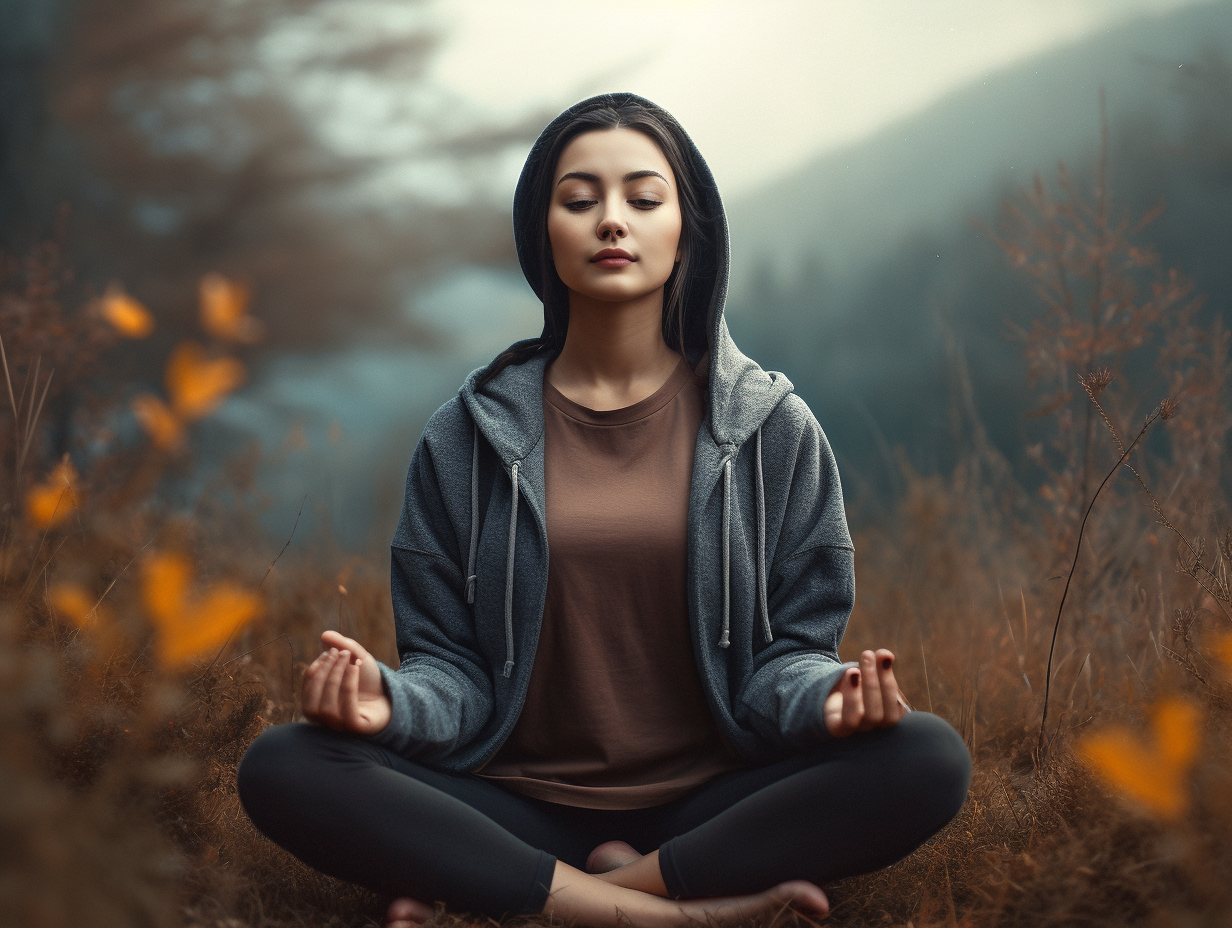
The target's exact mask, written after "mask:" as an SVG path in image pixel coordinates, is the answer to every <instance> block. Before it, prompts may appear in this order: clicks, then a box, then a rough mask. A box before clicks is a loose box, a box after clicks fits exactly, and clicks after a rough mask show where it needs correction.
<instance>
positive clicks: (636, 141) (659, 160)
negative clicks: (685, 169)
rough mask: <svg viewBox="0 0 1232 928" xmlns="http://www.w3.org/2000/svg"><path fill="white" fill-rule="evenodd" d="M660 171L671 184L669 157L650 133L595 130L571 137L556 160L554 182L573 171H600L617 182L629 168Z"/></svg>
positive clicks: (607, 178)
mask: <svg viewBox="0 0 1232 928" xmlns="http://www.w3.org/2000/svg"><path fill="white" fill-rule="evenodd" d="M647 169H649V170H653V171H658V172H659V173H660V174H662V175H663V176H664V177H666V178H667V179H668V182H669V183H671V182H672V181H674V179H675V176H674V175H673V173H672V168H671V165H670V164H668V161H667V158H666V157H665V156H664V155H663V152H662V151H660V150H659V146H658V145H657V144H655V142H654V140H653V139H651V138H650V136H648V135H645V134H644V133H642V132H638V131H637V130H636V129H629V128H625V127H621V128H619V129H593V130H591V131H589V132H583V133H582V134H581V135H578V136H575V137H574V138H572V139H570V140H569V143H568V144H567V145H566V146H565V148H564V151H562V152H561V153H560V160H559V161H557V162H556V172H555V176H554V177H553V178H552V181H553V183H554V184H555V182H556V181H559V180H560V178H561V177H562V176H563V175H565V174H567V173H569V172H571V171H584V172H586V173H588V174H597V175H598V176H599V177H600V178H601V179H602V180H603V181H605V182H613V183H618V182H619V181H620V178H622V177H623V176H624V175H625V174H628V173H629V172H630V171H641V170H647Z"/></svg>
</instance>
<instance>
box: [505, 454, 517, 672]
mask: <svg viewBox="0 0 1232 928" xmlns="http://www.w3.org/2000/svg"><path fill="white" fill-rule="evenodd" d="M509 478H510V480H512V481H513V489H512V491H511V492H512V496H511V498H510V500H509V554H508V557H507V558H506V559H505V676H506V677H508V676H509V674H511V673H513V553H514V551H515V550H516V549H517V546H518V462H517V461H514V462H513V466H512V467H511V468H510V469H509Z"/></svg>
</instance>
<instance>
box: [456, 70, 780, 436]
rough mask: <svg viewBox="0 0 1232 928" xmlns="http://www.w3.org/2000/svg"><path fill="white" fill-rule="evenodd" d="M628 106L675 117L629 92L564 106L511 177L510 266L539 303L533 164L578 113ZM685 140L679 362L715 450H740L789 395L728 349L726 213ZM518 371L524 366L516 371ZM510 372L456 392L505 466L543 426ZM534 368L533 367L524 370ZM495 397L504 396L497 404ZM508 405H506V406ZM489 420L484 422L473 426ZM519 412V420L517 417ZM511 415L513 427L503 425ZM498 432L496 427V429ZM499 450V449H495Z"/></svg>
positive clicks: (731, 345) (772, 375) (775, 377)
mask: <svg viewBox="0 0 1232 928" xmlns="http://www.w3.org/2000/svg"><path fill="white" fill-rule="evenodd" d="M628 102H634V103H639V104H641V105H642V106H644V107H647V108H649V109H653V110H655V111H657V112H658V113H660V114H661V115H662V116H663V117H664V118H666V119H667V120H668V121H670V122H675V119H674V118H673V117H672V116H671V115H670V114H669V113H667V111H666V110H664V109H663V108H662V107H660V106H657V105H656V104H654V103H652V102H651V101H649V100H647V99H646V98H645V97H640V96H638V95H637V94H633V93H607V94H598V95H597V96H593V97H589V98H587V99H585V100H582V101H581V102H579V103H575V104H574V105H573V106H571V107H569V108H568V109H567V110H565V111H564V112H563V113H561V114H560V115H559V116H557V117H556V118H555V119H553V120H552V121H551V122H550V123H548V125H547V127H546V128H545V129H544V130H543V132H541V133H540V134H539V138H538V139H536V140H535V143H534V145H532V146H531V150H530V154H529V155H528V156H527V158H526V164H525V165H524V166H523V168H522V173H521V176H520V177H519V178H518V184H517V188H516V189H515V192H514V199H513V233H514V243H515V245H516V246H517V253H518V262H519V263H520V264H521V266H522V273H523V274H524V275H525V276H526V280H527V282H528V283H529V284H530V286H531V289H532V290H534V291H535V295H536V296H538V297H539V298H540V299H543V292H542V285H541V282H540V280H539V275H538V273H537V268H538V267H539V266H540V265H539V262H540V260H541V257H542V256H541V254H540V244H539V234H538V230H537V229H535V228H533V226H532V223H533V218H532V217H533V215H534V210H533V209H532V208H531V207H532V204H531V202H530V198H531V189H530V188H531V179H532V178H533V176H534V174H535V173H536V171H537V170H538V168H539V166H540V165H541V163H542V161H543V159H544V158H545V157H546V156H547V152H548V151H549V150H550V149H551V147H552V143H553V141H554V140H555V139H556V136H557V135H558V134H559V132H560V131H561V130H562V129H563V128H564V127H565V126H566V125H568V123H569V122H570V120H571V119H572V118H573V117H574V116H576V115H578V114H579V113H583V112H586V111H588V110H593V109H597V108H599V107H603V106H615V105H619V104H622V103H628ZM681 134H682V136H683V137H684V140H685V143H686V144H685V157H686V158H687V159H688V162H689V165H690V166H691V168H692V174H693V176H694V178H695V181H696V184H697V187H698V196H699V199H700V200H701V212H702V213H703V214H704V215H705V216H706V217H707V220H706V221H705V222H704V223H703V228H702V229H700V230H699V231H700V233H701V234H700V235H698V236H697V237H696V238H697V241H696V242H695V243H694V245H693V253H692V254H691V255H690V259H691V261H690V263H691V267H690V280H689V288H688V292H689V296H688V303H687V305H686V308H685V339H684V341H685V357H686V358H687V360H688V362H689V364H690V365H691V366H693V367H695V368H696V367H697V366H698V364H699V363H701V364H702V365H703V368H704V369H706V370H707V371H708V374H709V381H710V387H709V400H710V420H709V421H710V431H711V433H712V434H713V436H714V440H715V444H717V445H719V446H725V445H734V446H739V445H742V444H743V443H744V442H745V441H746V440H747V439H748V438H749V437H750V436H751V435H752V434H753V432H755V431H756V430H757V427H758V426H759V425H761V423H762V422H764V421H765V419H766V417H767V416H769V415H770V413H771V411H772V410H773V409H774V407H775V406H777V405H778V404H779V402H780V401H781V400H782V399H783V397H784V396H786V395H787V394H788V393H790V392H791V391H792V389H793V387H792V383H791V381H790V380H788V379H787V377H786V376H784V375H783V374H781V373H779V372H777V371H769V372H767V371H764V370H762V368H761V367H760V366H759V365H758V364H757V363H756V362H755V361H752V360H751V359H749V358H748V357H746V356H745V355H744V354H743V353H742V352H741V351H740V349H739V348H737V347H736V343H735V342H734V341H732V338H731V334H730V333H729V332H728V329H727V321H726V319H724V317H723V308H724V304H725V303H726V301H727V284H728V273H729V270H730V265H731V261H730V258H731V250H730V242H729V238H728V233H727V214H726V212H725V211H724V209H723V201H722V199H721V198H720V196H719V188H718V186H717V185H716V184H715V182H714V176H713V175H712V174H711V173H710V167H709V165H707V164H706V160H705V159H704V158H703V157H702V155H701V152H699V151H698V150H697V146H696V145H695V144H694V143H693V140H692V139H691V138H689V136H688V133H686V132H684V130H683V129H682V130H681ZM547 332H548V320H547V318H546V311H545V318H544V329H543V334H544V335H546V334H547ZM533 341H534V340H533V339H525V340H523V341H520V342H515V343H514V345H513V346H510V347H511V348H512V347H515V346H528V345H530V344H531V343H532V342H533ZM518 366H519V367H524V366H525V365H518ZM513 367H514V366H513V365H511V366H510V367H507V368H505V370H503V371H502V372H501V373H500V374H498V375H497V376H496V377H494V378H493V379H492V380H490V381H489V382H488V383H487V384H485V385H484V387H483V388H482V390H481V392H480V394H478V395H477V394H476V393H475V392H474V383H475V381H476V380H477V379H478V378H479V377H480V376H481V375H482V374H483V373H484V371H485V370H486V368H481V369H479V370H477V371H474V372H473V373H472V375H471V376H470V377H469V378H468V379H467V383H466V385H465V386H464V387H463V392H464V394H467V395H466V402H467V406H468V408H470V410H471V412H472V414H476V413H477V414H478V416H479V426H480V429H481V431H483V432H484V434H485V436H487V437H488V438H489V440H490V441H492V442H493V445H494V447H496V448H497V450H498V452H500V454H501V457H502V458H504V459H505V460H506V461H508V460H512V459H516V458H518V457H521V455H522V453H524V452H525V450H526V449H527V448H529V447H530V446H531V445H532V444H533V443H534V441H535V440H536V439H537V437H538V433H539V432H540V431H541V430H542V428H543V420H542V415H541V412H542V411H541V410H538V409H534V408H531V405H529V404H528V403H527V402H526V401H528V400H532V399H533V400H534V401H535V402H538V401H539V400H540V395H539V393H538V392H536V393H535V395H534V396H533V397H532V396H530V395H522V394H523V391H522V389H521V386H522V385H520V384H516V383H514V381H517V380H519V378H518V377H517V376H516V375H514V376H511V377H505V375H506V374H510V373H511V372H512V371H511V369H512V368H513ZM532 367H536V368H537V367H538V365H532ZM538 373H539V374H540V382H539V383H537V384H535V383H532V384H530V385H529V386H530V389H531V390H533V391H539V390H541V389H542V369H539V370H538ZM502 393H509V394H511V395H508V396H507V397H505V398H504V399H502V397H501V394H502ZM510 401H512V402H510ZM489 412H490V414H491V416H492V417H493V418H492V419H491V420H490V421H489V422H488V423H485V422H483V421H481V420H482V419H484V418H488V416H487V415H485V413H489ZM519 413H520V414H519ZM509 416H513V417H515V418H516V419H518V420H519V421H517V422H516V423H515V422H514V421H512V420H510V419H509V418H507V417H509ZM497 420H501V421H503V422H505V423H506V424H507V425H510V426H513V427H514V431H515V432H516V433H517V434H515V435H512V436H508V438H509V441H508V443H507V444H506V443H504V442H502V441H501V437H499V436H494V435H492V434H489V432H490V431H491V430H490V429H489V428H488V427H486V426H487V425H491V426H497ZM499 430H500V431H504V429H499ZM501 444H505V447H501Z"/></svg>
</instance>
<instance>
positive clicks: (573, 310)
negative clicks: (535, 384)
mask: <svg viewBox="0 0 1232 928" xmlns="http://www.w3.org/2000/svg"><path fill="white" fill-rule="evenodd" d="M662 320H663V289H662V288H659V289H658V290H656V291H655V292H653V293H648V294H646V295H645V296H644V297H639V298H638V299H635V300H628V301H626V302H622V303H609V302H604V301H601V300H594V299H589V298H587V297H584V296H582V295H580V294H578V293H575V292H572V291H571V292H570V294H569V329H568V332H567V333H566V335H565V344H564V347H563V348H562V349H561V351H560V354H559V355H557V356H556V358H555V359H554V360H553V361H552V363H551V365H549V367H548V371H547V374H546V376H547V377H548V380H549V382H550V383H551V384H552V385H553V386H554V387H556V388H557V389H558V390H560V391H561V392H562V393H564V394H565V395H566V396H571V395H584V396H591V397H595V396H607V397H608V398H609V399H611V400H613V401H616V400H622V399H627V398H628V397H629V396H630V395H635V394H639V393H643V392H645V391H646V388H647V386H648V385H649V386H651V387H653V388H654V389H657V388H658V386H660V385H661V384H662V383H663V382H664V381H665V380H666V379H667V377H668V376H669V375H670V374H671V372H672V371H673V370H674V369H675V367H676V365H677V363H679V361H680V355H679V354H678V353H676V352H675V351H674V350H673V349H671V348H670V347H668V345H667V343H666V342H665V341H664V340H663V324H662ZM649 392H653V389H651V390H650V391H649Z"/></svg>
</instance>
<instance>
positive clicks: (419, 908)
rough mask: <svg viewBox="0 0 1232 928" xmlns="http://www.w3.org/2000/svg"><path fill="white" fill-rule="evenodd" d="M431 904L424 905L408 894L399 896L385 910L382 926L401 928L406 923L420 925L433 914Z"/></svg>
mask: <svg viewBox="0 0 1232 928" xmlns="http://www.w3.org/2000/svg"><path fill="white" fill-rule="evenodd" d="M434 914H435V913H434V911H433V909H432V907H431V906H428V905H424V904H423V903H422V902H420V901H419V900H418V899H412V898H411V897H410V896H399V897H398V898H397V899H395V900H394V901H393V902H391V903H390V904H389V908H388V909H387V910H386V911H385V925H384V928H403V926H407V925H422V924H423V923H424V922H426V921H428V920H429V919H431V918H432V916H433V915H434Z"/></svg>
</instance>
